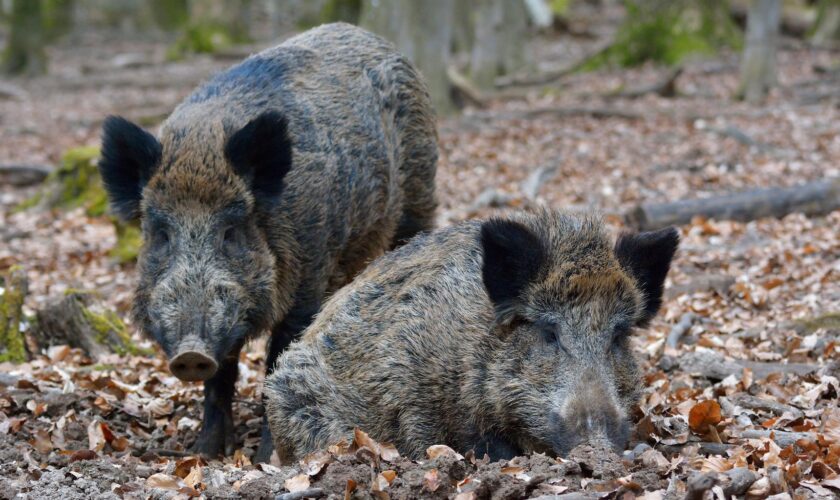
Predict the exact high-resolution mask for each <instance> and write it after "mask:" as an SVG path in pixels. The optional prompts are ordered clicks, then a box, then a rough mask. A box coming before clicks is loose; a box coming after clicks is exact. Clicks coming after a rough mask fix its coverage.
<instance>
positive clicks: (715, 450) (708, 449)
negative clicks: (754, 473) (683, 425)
mask: <svg viewBox="0 0 840 500" xmlns="http://www.w3.org/2000/svg"><path fill="white" fill-rule="evenodd" d="M689 446H697V447H698V449H697V451H698V453H702V454H703V455H723V456H725V455H726V452H727V450H729V449H731V448H734V447H735V445H732V444H727V443H711V442H706V441H703V442H698V441H689V442H686V443H683V444H658V445H656V449H657V450H660V451H663V452H665V453H668V454H670V455H677V454H680V453H682V451H683V450H684V449H686V448H688V447H689Z"/></svg>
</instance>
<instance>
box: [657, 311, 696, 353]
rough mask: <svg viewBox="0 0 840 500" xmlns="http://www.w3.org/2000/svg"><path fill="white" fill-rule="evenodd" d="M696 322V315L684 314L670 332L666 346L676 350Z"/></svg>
mask: <svg viewBox="0 0 840 500" xmlns="http://www.w3.org/2000/svg"><path fill="white" fill-rule="evenodd" d="M695 321H697V315H696V314H694V313H691V312H687V313H685V314H683V315H682V317H681V318H680V321H679V322H678V323H677V324H676V325H674V327H673V328H671V331H670V332H668V339H667V340H666V341H665V345H667V346H668V347H671V348H674V349H676V348H677V347H678V346H679V345H680V339H682V337H683V335H685V334H686V332H688V331H689V330H690V329H691V326H692V325H693V324H694V322H695Z"/></svg>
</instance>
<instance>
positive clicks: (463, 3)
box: [452, 0, 475, 55]
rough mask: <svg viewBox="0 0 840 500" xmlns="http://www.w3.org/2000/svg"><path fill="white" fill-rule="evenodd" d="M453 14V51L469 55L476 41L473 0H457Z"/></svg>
mask: <svg viewBox="0 0 840 500" xmlns="http://www.w3.org/2000/svg"><path fill="white" fill-rule="evenodd" d="M453 9H454V12H453V15H452V53H453V54H466V55H469V54H470V53H471V52H472V50H473V42H474V41H475V20H474V19H473V17H474V16H473V4H472V2H471V0H455V4H454V7H453Z"/></svg>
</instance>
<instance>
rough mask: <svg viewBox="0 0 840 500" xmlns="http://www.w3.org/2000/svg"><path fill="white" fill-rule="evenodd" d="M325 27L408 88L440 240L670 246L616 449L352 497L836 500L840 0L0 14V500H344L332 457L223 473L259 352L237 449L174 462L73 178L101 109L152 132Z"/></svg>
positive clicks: (123, 294) (109, 252) (45, 4)
mask: <svg viewBox="0 0 840 500" xmlns="http://www.w3.org/2000/svg"><path fill="white" fill-rule="evenodd" d="M333 21H344V22H349V23H354V24H359V25H361V26H364V27H366V28H368V29H371V30H372V31H374V32H377V33H379V34H381V35H383V36H385V37H387V38H389V39H390V40H392V41H393V42H394V43H395V44H396V45H397V46H398V48H399V49H400V50H401V51H403V52H404V53H405V54H407V55H408V56H409V57H410V58H411V59H412V60H414V61H415V62H416V64H417V65H418V66H419V67H420V69H421V71H422V73H423V75H424V76H425V78H426V80H427V81H428V83H429V87H430V89H431V93H432V97H433V100H434V102H435V106H436V108H437V110H438V114H439V122H438V125H439V134H440V141H439V144H440V153H441V157H440V162H439V166H438V181H437V182H438V185H437V187H438V194H439V197H440V209H439V213H438V221H437V222H438V224H439V225H440V226H445V225H448V224H450V223H452V222H455V221H459V220H463V219H467V218H472V217H484V216H487V215H489V214H492V213H493V212H494V211H496V210H499V209H529V208H533V207H537V206H550V207H554V208H563V209H565V210H570V211H586V212H592V211H596V212H599V213H601V214H602V215H603V218H604V220H605V221H606V222H607V224H608V225H609V227H610V228H611V230H613V231H615V232H616V233H617V232H619V231H625V230H638V229H652V228H657V227H663V226H665V225H670V224H673V225H676V226H678V227H679V228H680V231H681V235H682V243H681V247H680V252H679V254H678V256H677V259H676V261H675V263H674V266H673V270H672V272H671V274H670V277H669V281H668V285H667V289H666V300H665V303H664V304H663V311H662V313H661V314H660V315H659V317H658V318H657V319H656V320H655V321H654V322H653V324H652V325H651V326H650V328H648V329H646V330H644V331H640V332H637V333H636V334H634V339H633V342H634V347H635V350H636V352H637V353H638V355H639V357H640V359H641V360H642V365H643V367H644V371H645V384H646V389H645V393H644V397H643V399H642V401H641V402H640V405H639V409H638V412H637V413H636V414H635V415H633V420H634V423H635V424H636V432H635V435H634V438H633V443H634V445H633V446H634V447H633V449H632V450H629V451H628V452H627V453H625V455H624V456H623V457H621V458H615V459H614V460H613V461H610V460H612V459H610V460H607V459H605V458H603V457H589V458H581V459H580V461H579V462H574V464H572V465H575V464H577V465H579V466H577V467H575V466H572V465H569V462H563V461H555V459H554V458H553V457H550V458H546V457H542V458H540V457H538V456H533V457H525V458H521V459H517V460H513V461H511V462H510V463H506V464H486V463H481V462H480V461H478V462H476V461H472V462H470V461H469V460H466V461H464V460H462V461H458V460H455V459H453V458H452V457H449V458H446V460H449V461H448V462H447V461H445V460H444V458H445V457H439V458H436V459H434V460H429V461H427V462H425V463H415V464H413V465H412V464H406V463H404V464H402V465H400V467H404V468H399V467H398V469H399V470H398V471H397V472H395V473H394V474H398V475H399V477H403V476H404V477H405V478H406V479H405V481H404V482H402V483H400V482H399V481H398V482H397V483H393V482H391V481H393V476H391V475H386V476H383V475H382V474H379V475H378V476H377V475H376V474H374V476H373V477H375V478H376V479H375V480H373V482H374V483H375V484H378V485H379V486H378V487H379V488H380V489H379V490H377V491H376V496H377V498H383V496H382V493H385V491H384V490H383V489H382V488H385V490H387V491H390V492H391V494H392V495H393V496H394V497H401V495H402V496H403V497H405V496H411V495H414V496H429V495H435V496H438V497H440V498H444V497H454V496H455V495H456V494H460V495H463V496H459V497H458V498H461V499H468V498H490V497H491V495H492V497H493V498H521V497H527V496H539V495H550V494H562V493H563V492H566V493H573V492H581V494H584V495H590V496H591V495H601V496H602V495H609V496H610V498H632V497H628V496H625V495H634V496H639V497H645V498H710V497H711V495H713V494H714V495H717V498H723V496H724V495H729V494H736V495H747V496H748V497H750V498H764V497H768V496H771V495H777V498H836V496H837V495H838V494H840V409H838V406H840V405H838V393H840V383H838V376H840V373H839V372H840V230H839V229H838V228H840V180H838V179H840V0H473V1H468V0H423V1H419V0H417V1H413V0H312V1H304V0H288V1H281V0H228V1H222V0H201V1H200V0H148V1H141V0H0V47H2V56H0V70H1V71H2V75H3V76H2V78H0V498H12V497H13V496H14V495H15V494H17V493H21V492H22V493H24V494H25V495H26V494H28V495H30V496H31V497H35V498H40V497H46V496H50V495H53V496H56V495H57V496H60V497H62V498H65V499H70V498H91V497H92V496H96V495H102V496H103V497H107V496H108V495H111V496H120V497H132V495H134V496H138V497H145V496H153V497H155V498H171V497H177V496H179V495H180V496H181V497H183V498H185V497H187V496H201V495H203V496H205V497H222V498H232V497H235V496H237V495H238V496H243V497H247V498H275V497H276V496H277V495H280V494H285V493H287V492H290V491H291V490H293V489H296V488H299V487H300V484H302V483H303V480H299V479H296V480H295V481H293V482H291V483H289V482H286V479H289V480H291V478H299V477H300V476H301V475H303V476H305V477H304V479H305V480H306V481H305V482H306V485H307V486H309V485H310V482H311V485H312V486H315V487H323V488H324V489H325V491H329V492H337V493H336V494H339V495H340V494H344V492H345V491H346V492H347V493H346V495H348V497H349V496H352V495H351V493H353V491H354V490H352V489H350V486H349V483H348V480H350V479H352V480H353V481H356V482H358V484H359V486H358V489H357V490H356V492H357V493H359V492H367V491H368V489H370V487H371V486H370V485H369V484H368V483H370V482H371V477H372V476H371V474H370V471H371V466H370V465H369V464H367V463H361V462H354V460H358V458H357V457H344V458H342V459H341V460H343V461H341V460H339V461H338V462H336V463H337V464H338V465H337V466H333V465H329V466H328V465H327V464H326V463H321V464H320V465H319V466H317V467H316V466H313V465H312V464H309V465H307V466H306V468H305V469H301V470H298V469H296V468H278V467H273V468H272V467H271V466H264V467H263V466H260V467H255V466H253V465H251V464H250V462H249V457H250V456H252V453H253V452H254V449H255V447H256V443H257V441H258V437H259V434H258V432H259V422H260V418H261V416H262V408H261V406H260V405H257V404H254V403H253V401H258V400H259V399H258V398H259V392H260V380H261V373H262V368H261V360H262V359H263V348H262V347H261V346H260V345H258V346H255V347H253V348H252V349H249V350H248V352H246V353H243V355H242V358H241V360H240V374H241V377H240V382H239V383H238V384H237V390H238V393H239V397H238V399H237V400H236V403H235V405H236V410H235V413H236V414H237V415H240V416H241V418H240V419H239V421H237V429H236V434H237V436H245V437H244V439H243V441H242V442H241V443H239V444H240V446H239V449H238V450H237V453H236V455H235V456H234V457H228V458H227V459H225V461H224V462H218V461H214V462H211V463H206V462H204V461H203V460H201V459H198V458H197V457H192V456H190V454H189V453H188V452H187V451H186V449H185V446H189V445H190V444H191V443H192V441H193V440H194V438H195V435H196V432H197V429H198V425H199V421H200V420H199V419H198V416H199V414H200V409H199V408H200V403H201V387H200V386H198V385H186V384H181V383H178V382H177V381H176V380H175V379H174V378H173V377H172V376H171V374H170V373H169V372H168V370H167V368H166V364H165V360H163V357H162V356H161V355H160V354H156V353H155V349H156V348H155V346H154V344H153V343H152V342H151V341H149V340H148V339H145V338H143V337H142V336H141V335H140V334H139V332H137V331H136V329H135V328H134V326H133V325H131V323H130V321H129V320H128V314H127V313H128V311H129V309H130V306H131V294H132V289H133V286H134V284H135V282H136V271H135V258H136V255H137V250H138V248H139V246H140V245H141V235H140V231H139V228H138V226H137V225H135V224H123V223H120V222H118V221H117V220H116V219H114V218H113V217H112V216H111V215H110V214H109V212H108V208H107V200H106V197H105V194H104V191H103V190H102V187H101V184H100V181H99V178H98V173H97V170H96V161H97V157H98V155H99V146H98V144H99V135H100V128H101V124H102V121H103V120H104V118H105V117H106V116H107V115H109V114H118V115H122V116H125V117H127V118H128V119H130V120H133V121H135V122H136V123H138V124H140V125H141V126H143V127H146V128H148V129H149V130H150V131H153V132H154V131H155V130H156V128H157V127H158V126H159V125H160V123H161V122H162V121H163V120H165V119H166V117H167V116H168V115H169V113H171V111H172V110H173V109H174V107H175V106H176V105H177V104H178V102H179V101H180V100H182V99H183V98H184V97H186V96H187V95H188V94H189V93H190V92H191V91H192V89H194V88H195V87H196V85H198V84H199V83H200V82H202V81H204V80H206V79H207V78H209V77H210V76H211V75H212V74H214V73H216V72H218V71H220V70H222V69H224V68H226V67H229V66H230V65H232V64H235V63H236V62H238V61H240V60H241V59H243V58H244V57H247V56H248V55H249V54H252V53H255V52H257V51H259V50H261V49H263V48H266V47H269V46H272V45H275V44H277V43H279V42H280V41H282V40H284V39H286V38H288V37H289V36H292V35H293V34H295V33H299V32H301V31H303V30H305V29H307V28H309V27H312V26H316V25H319V24H321V23H325V22H333ZM622 459H623V461H622ZM336 460H337V459H336ZM444 462H445V463H444ZM564 464H565V465H564ZM605 464H606V465H605ZM380 465H381V467H380V468H381V469H383V470H384V469H385V468H386V467H388V466H387V465H386V464H384V463H383V464H380ZM392 465H393V464H392ZM345 466H346V467H345ZM342 467H344V468H342ZM353 467H355V468H353ZM377 467H378V465H377ZM432 470H434V471H435V472H434V473H432ZM313 471H314V472H313ZM324 471H325V472H324ZM348 471H350V472H348ZM354 471H355V472H354ZM359 471H361V472H359ZM377 471H379V469H377V470H376V471H375V472H377ZM458 471H461V472H458ZM386 472H387V471H386ZM391 472H394V471H391ZM354 474H355V475H354ZM389 474H390V473H389ZM412 474H413V475H412ZM379 477H382V479H379ZM388 477H390V478H391V479H387V478H388ZM477 479H478V481H476V480H477ZM382 481H385V483H382ZM482 482H483V484H485V485H486V486H485V487H484V489H476V488H477V486H476V485H477V484H482ZM354 484H356V483H354ZM383 484H384V485H385V486H382V485H383ZM345 485H347V486H346V488H347V490H345ZM354 488H356V486H354ZM388 488H390V490H389V489H388ZM400 488H403V489H400ZM714 488H718V489H719V491H718V490H714ZM334 490H335V491H334ZM704 495H706V496H705V497H704ZM359 496H363V495H361V493H359ZM727 498H728V497H727Z"/></svg>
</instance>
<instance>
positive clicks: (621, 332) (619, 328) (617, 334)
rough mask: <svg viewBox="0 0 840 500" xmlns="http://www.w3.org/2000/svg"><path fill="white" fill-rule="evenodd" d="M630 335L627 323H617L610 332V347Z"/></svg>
mask: <svg viewBox="0 0 840 500" xmlns="http://www.w3.org/2000/svg"><path fill="white" fill-rule="evenodd" d="M628 335H630V324H629V323H619V324H618V325H616V326H615V328H613V331H612V339H611V342H612V345H618V344H620V343H621V342H623V341H624V339H626V338H627V336H628Z"/></svg>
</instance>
